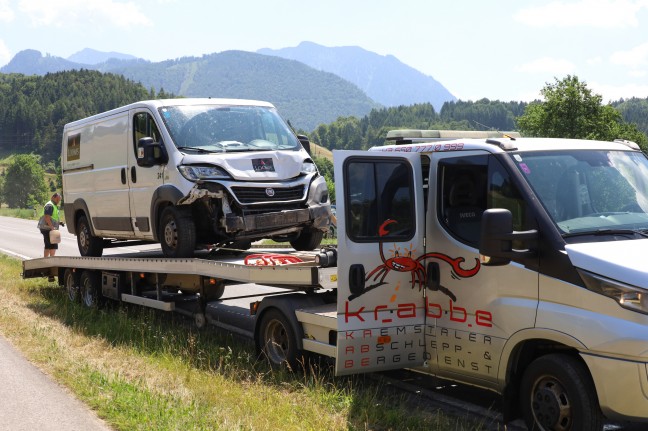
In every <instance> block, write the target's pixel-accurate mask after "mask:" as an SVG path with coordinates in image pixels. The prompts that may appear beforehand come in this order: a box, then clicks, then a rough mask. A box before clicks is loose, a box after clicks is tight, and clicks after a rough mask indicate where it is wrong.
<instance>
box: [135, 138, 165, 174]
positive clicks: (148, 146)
mask: <svg viewBox="0 0 648 431" xmlns="http://www.w3.org/2000/svg"><path fill="white" fill-rule="evenodd" d="M167 161H168V157H167V155H166V152H165V151H164V147H163V146H162V144H161V143H160V142H155V141H154V140H153V138H150V137H146V138H141V139H140V140H139V141H137V166H142V167H151V166H155V165H159V164H164V163H166V162H167Z"/></svg>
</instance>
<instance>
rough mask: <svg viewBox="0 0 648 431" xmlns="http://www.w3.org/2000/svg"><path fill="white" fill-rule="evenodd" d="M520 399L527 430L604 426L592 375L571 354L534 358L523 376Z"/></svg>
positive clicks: (582, 429)
mask: <svg viewBox="0 0 648 431" xmlns="http://www.w3.org/2000/svg"><path fill="white" fill-rule="evenodd" d="M520 399H521V409H522V413H523V415H524V421H525V422H526V425H527V427H528V429H529V430H532V431H536V430H537V431H540V430H558V431H565V430H571V431H594V430H602V429H603V425H604V422H603V415H602V413H601V409H600V408H599V404H598V398H597V396H596V389H595V388H594V383H593V382H592V378H591V376H590V374H589V371H588V370H587V368H586V366H585V365H584V364H583V363H582V362H580V361H579V360H578V359H577V358H574V357H572V356H569V355H564V354H549V355H545V356H542V357H540V358H538V359H536V360H535V361H533V362H532V363H531V364H530V365H529V367H528V368H527V369H526V371H525V372H524V376H523V377H522V382H521V386H520Z"/></svg>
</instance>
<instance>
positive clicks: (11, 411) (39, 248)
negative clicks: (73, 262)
mask: <svg viewBox="0 0 648 431" xmlns="http://www.w3.org/2000/svg"><path fill="white" fill-rule="evenodd" d="M61 236H62V241H61V244H60V245H59V251H58V252H57V255H68V256H79V251H78V249H77V245H76V237H75V236H73V235H70V234H69V233H68V232H67V229H66V228H62V229H61ZM154 248H159V246H152V245H148V246H141V247H123V248H115V249H107V250H106V252H105V253H104V254H105V255H110V254H117V253H129V252H136V251H139V250H142V249H143V250H150V249H154ZM0 253H4V254H8V255H10V256H14V257H17V258H19V259H32V258H37V257H42V256H43V236H42V235H41V233H40V231H39V230H38V229H37V228H36V221H34V220H23V219H16V218H11V217H0ZM0 429H2V430H8V431H23V430H24V431H34V430H38V431H109V430H111V428H110V427H109V426H107V425H106V424H105V423H104V422H103V421H102V420H101V419H99V418H98V417H97V415H96V414H95V413H94V412H93V411H91V410H90V409H89V408H88V407H87V406H85V405H84V404H83V403H81V402H80V401H79V400H77V399H76V398H75V397H74V395H72V394H71V393H70V392H69V391H67V390H66V389H65V388H62V387H60V386H58V384H56V383H55V382H54V381H53V380H52V379H51V378H50V377H49V376H48V375H46V374H44V373H43V372H42V371H41V370H39V369H38V368H37V367H35V366H34V365H32V364H31V363H30V362H29V361H27V360H26V359H25V358H24V357H23V356H22V355H21V354H20V353H19V352H18V351H17V350H16V349H15V348H14V347H13V346H12V345H11V344H10V343H9V342H8V341H7V340H6V339H5V338H4V337H2V336H0Z"/></svg>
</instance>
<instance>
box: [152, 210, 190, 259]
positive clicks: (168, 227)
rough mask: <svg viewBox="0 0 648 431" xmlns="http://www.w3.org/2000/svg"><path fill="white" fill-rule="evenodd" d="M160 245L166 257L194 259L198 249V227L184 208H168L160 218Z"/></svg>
mask: <svg viewBox="0 0 648 431" xmlns="http://www.w3.org/2000/svg"><path fill="white" fill-rule="evenodd" d="M159 238H160V245H161V246H162V253H163V254H164V256H166V257H192V256H193V254H194V250H195V249H196V225H195V224H194V222H193V220H192V218H191V213H190V212H189V211H186V210H185V209H184V208H183V209H180V208H177V207H173V206H170V207H166V208H165V209H164V211H162V217H161V218H160V233H159Z"/></svg>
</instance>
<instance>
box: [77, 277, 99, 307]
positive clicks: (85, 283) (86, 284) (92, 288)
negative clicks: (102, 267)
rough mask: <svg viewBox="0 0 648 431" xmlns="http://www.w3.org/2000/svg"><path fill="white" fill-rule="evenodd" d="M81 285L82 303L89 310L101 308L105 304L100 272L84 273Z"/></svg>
mask: <svg viewBox="0 0 648 431" xmlns="http://www.w3.org/2000/svg"><path fill="white" fill-rule="evenodd" d="M79 284H80V285H81V303H82V304H83V305H84V306H86V307H88V308H99V307H100V306H101V305H102V304H103V297H102V296H101V275H100V274H99V272H97V271H89V270H85V271H83V272H82V273H81V278H80V279H79Z"/></svg>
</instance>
